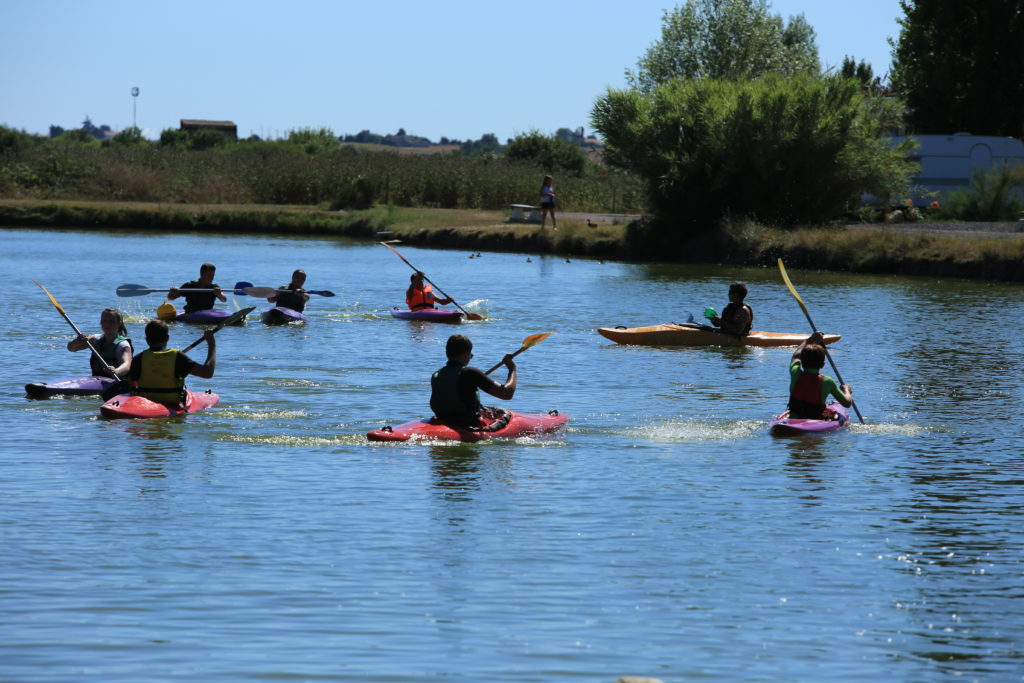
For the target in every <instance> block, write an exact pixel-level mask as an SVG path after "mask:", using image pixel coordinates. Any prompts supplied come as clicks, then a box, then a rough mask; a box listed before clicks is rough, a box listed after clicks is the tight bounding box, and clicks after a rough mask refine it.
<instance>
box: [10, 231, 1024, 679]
mask: <svg viewBox="0 0 1024 683" xmlns="http://www.w3.org/2000/svg"><path fill="white" fill-rule="evenodd" d="M0 236H2V239H3V243H4V252H5V253H4V257H3V260H4V267H3V269H2V273H0V284H2V286H3V288H4V289H5V290H6V291H7V299H8V308H7V320H6V324H5V325H4V326H3V330H2V332H0V338H2V339H3V342H4V343H3V349H4V353H3V354H2V355H0V369H2V371H3V376H4V377H6V379H7V388H6V390H5V391H3V392H2V397H0V401H2V404H0V405H2V408H3V410H2V413H0V421H2V427H3V433H4V434H5V435H6V438H5V440H4V445H3V448H2V456H0V467H2V472H3V476H2V478H0V547H2V549H3V561H2V562H0V607H2V608H0V633H2V634H3V638H2V639H0V679H3V680H20V681H43V680H70V679H78V678H82V677H90V678H92V679H94V680H104V681H129V680H267V679H284V680H338V681H435V680H441V679H443V680H452V681H545V682H548V681H569V680H578V681H607V682H610V681H612V680H614V679H615V678H616V677H618V676H620V675H624V674H633V675H647V676H655V677H658V678H661V679H663V680H665V681H667V682H673V681H691V680H730V681H763V680H814V679H822V678H831V679H839V680H863V681H879V680H901V681H922V680H945V679H948V680H953V679H955V680H984V681H990V680H999V681H1007V680H1022V672H1024V654H1022V652H1024V643H1022V635H1024V608H1022V605H1024V576H1022V571H1024V562H1022V558H1024V495H1022V493H1021V486H1022V484H1024V472H1022V469H1024V468H1022V463H1024V458H1022V454H1021V451H1022V442H1021V436H1020V435H1021V428H1022V425H1024V420H1022V418H1021V416H1020V406H1021V393H1022V392H1021V376H1022V370H1024V354H1022V351H1024V343H1022V335H1021V320H1022V319H1024V304H1022V297H1021V294H1022V287H1020V286H1018V285H1003V284H989V283H985V282H965V281H939V280H933V279H925V278H898V277H869V276H852V275H841V274H831V273H815V272H807V271H798V270H791V272H790V275H791V277H792V278H793V280H794V283H795V285H796V287H797V289H798V291H799V292H800V294H801V295H802V296H803V298H804V300H805V301H806V302H807V304H808V306H809V308H810V311H811V313H812V316H813V317H814V318H815V322H816V323H817V324H818V326H819V327H821V328H822V329H823V330H824V331H826V332H838V333H841V334H842V335H843V338H842V340H841V341H840V342H839V343H838V344H836V345H835V346H833V347H832V353H833V357H834V359H835V362H836V363H837V365H838V367H839V370H840V372H841V373H842V375H843V377H844V379H845V380H846V381H848V382H849V383H851V384H853V385H854V388H855V396H856V398H857V400H858V405H859V407H860V409H861V411H862V413H863V414H864V417H865V418H866V421H867V424H864V425H860V424H854V425H853V426H852V427H851V428H849V429H847V430H845V431H842V432H839V433H835V434H831V435H828V436H824V437H812V438H795V439H794V438H773V437H771V436H769V435H768V432H767V429H766V427H767V423H768V420H769V419H770V417H771V416H772V414H773V413H775V412H778V411H779V410H781V409H782V407H783V405H784V403H785V398H786V396H785V394H786V389H787V381H788V380H787V361H788V359H789V356H790V353H791V350H790V349H722V348H650V347H648V348H645V347H626V346H618V345H615V344H613V343H611V342H609V341H607V340H605V339H604V338H602V337H600V336H598V335H597V333H596V331H595V330H596V328H598V327H601V326H614V325H628V326H634V325H642V324H653V323H657V322H669V321H678V320H683V319H685V318H686V315H687V312H689V311H692V312H693V313H695V314H699V312H700V311H701V310H703V308H704V307H705V306H714V307H716V308H718V309H719V310H721V308H722V306H724V305H725V303H726V296H725V295H726V289H727V286H728V284H729V282H731V281H732V280H734V279H742V280H745V281H746V282H748V283H749V285H750V290H751V291H750V296H749V298H748V302H749V303H751V304H752V306H753V308H754V310H755V312H756V320H755V327H756V328H758V329H767V330H774V331H792V332H805V331H807V330H808V324H807V321H806V319H805V318H804V317H803V314H802V313H801V311H800V309H799V307H798V306H797V305H796V303H795V301H794V300H793V298H792V297H791V296H790V295H789V294H788V292H787V290H786V289H785V287H784V285H783V284H782V283H781V281H780V278H779V276H778V273H777V272H776V271H774V270H771V269H765V270H759V269H753V270H742V269H735V268H716V267H692V266H675V265H630V264H621V263H610V262H609V263H599V262H597V261H589V260H578V259H575V258H573V259H571V262H568V261H566V259H565V258H564V257H562V258H554V257H544V256H539V255H536V254H532V255H531V254H492V253H485V254H482V255H481V256H480V258H468V256H469V253H468V252H461V251H432V250H423V249H415V248H411V247H409V248H406V247H402V248H401V249H402V253H403V254H404V255H405V256H406V258H408V259H409V260H410V261H411V262H412V263H414V264H415V265H416V266H417V267H419V268H421V269H423V270H425V271H426V272H427V274H428V276H430V277H431V278H432V279H434V280H435V281H436V282H437V283H438V284H440V285H441V286H442V287H443V288H444V289H445V290H446V291H447V292H448V293H449V294H453V295H455V297H456V299H457V300H458V301H459V302H460V303H462V304H464V305H466V306H467V307H468V308H470V309H472V310H474V311H477V312H480V313H483V314H485V315H486V320H485V321H483V322H475V323H469V324H464V325H462V326H460V327H452V326H444V325H436V324H426V323H409V322H402V321H398V320H393V319H391V318H390V316H389V315H388V314H387V310H388V309H389V308H390V307H391V306H393V305H395V304H398V303H401V300H402V298H403V292H404V289H405V286H406V285H407V283H408V277H409V274H410V272H411V271H410V270H409V268H408V267H407V266H406V265H405V264H403V263H402V262H401V261H399V260H398V259H397V258H395V256H394V255H393V254H391V253H390V252H389V251H387V250H386V249H384V248H383V247H381V246H377V245H374V244H372V243H368V242H357V241H345V240H337V241H335V240H322V239H276V238H269V237H255V236H243V235H239V236H202V235H198V234H188V233H174V234H149V233H141V232H138V233H136V232H118V233H112V234H104V233H100V232H76V231H66V232H51V231H41V230H0ZM203 261H211V262H213V263H215V264H216V265H217V266H218V273H217V280H218V281H219V282H220V283H221V284H222V285H224V286H230V285H232V284H233V283H234V282H235V281H238V280H247V281H250V282H253V283H255V284H258V285H273V286H276V285H280V284H282V283H284V282H287V280H288V276H289V274H290V273H291V270H292V269H293V268H296V267H302V268H305V269H306V271H307V272H308V273H309V280H308V286H309V287H310V288H315V289H330V290H333V291H334V292H335V293H336V294H337V296H336V297H334V298H324V297H314V298H313V300H312V301H311V302H310V305H309V308H308V313H309V317H310V322H309V324H308V325H305V326H289V327H278V328H268V327H265V326H263V325H261V324H260V323H259V322H258V321H257V319H256V317H255V316H253V318H252V319H251V320H250V322H249V324H248V325H247V326H246V327H244V328H226V329H224V330H222V331H221V332H219V333H218V337H217V338H218V367H217V373H216V376H215V377H214V378H213V379H211V380H200V379H196V378H192V380H191V381H190V386H191V387H192V388H196V389H207V388H212V389H214V390H215V391H216V392H217V393H218V394H220V396H221V401H222V402H221V405H220V406H219V407H218V408H215V409H213V410H210V411H208V412H205V413H201V414H196V415H193V416H190V417H188V418H186V419H179V420H163V421H149V422H144V421H136V422H132V421H106V420H103V419H99V418H98V411H97V406H98V402H97V401H94V400H90V399H66V400H50V401H29V400H27V399H26V398H25V397H24V394H23V391H22V385H23V384H25V383H26V382H30V381H42V380H47V379H51V380H52V379H58V378H61V377H65V376H70V375H75V374H82V371H83V370H85V369H86V368H87V367H88V359H87V357H86V356H85V354H84V353H77V354H71V353H68V352H67V351H66V350H65V349H64V345H65V343H66V342H67V341H68V339H69V338H70V335H71V332H70V328H69V327H68V326H67V325H66V323H65V322H64V320H62V319H61V318H60V316H59V315H58V313H57V312H56V310H55V309H54V307H53V306H52V305H51V304H50V303H49V301H48V300H47V299H46V297H45V295H44V294H43V293H42V292H41V291H40V290H39V289H38V288H37V287H36V286H35V285H34V284H32V280H33V279H38V280H39V281H40V282H42V283H43V284H44V285H45V286H46V287H47V288H48V289H49V290H50V291H51V292H52V293H53V294H54V296H55V297H56V298H57V300H58V301H59V302H60V303H61V305H62V306H63V307H64V309H65V310H66V311H67V313H68V314H69V315H70V316H71V317H72V318H73V319H74V320H75V321H76V322H78V323H79V325H80V326H82V327H83V328H85V329H87V330H88V331H89V332H96V331H98V319H99V312H100V310H101V309H102V308H104V307H106V306H119V307H120V308H121V309H122V310H123V311H125V312H126V313H127V315H128V317H129V329H130V332H131V336H132V337H133V338H134V339H135V341H136V345H137V347H138V348H140V349H141V348H143V347H144V341H143V333H142V328H143V323H144V321H145V320H146V319H147V317H148V316H150V315H152V314H153V312H154V311H155V309H156V306H157V305H158V304H160V303H161V302H162V298H160V296H159V295H150V296H148V297H140V298H123V299H119V298H118V297H116V296H115V293H114V292H115V288H116V287H117V286H118V285H119V284H123V283H139V284H144V285H148V286H151V287H168V286H171V285H175V284H180V283H181V282H184V281H185V280H188V279H192V278H193V277H194V276H195V275H196V274H197V271H198V266H199V264H200V263H202V262H203ZM252 303H256V302H251V301H249V300H247V299H246V298H243V297H237V298H234V299H233V300H229V303H228V304H227V305H229V306H232V307H237V306H244V305H252ZM260 303H263V304H265V302H260ZM454 331H460V332H463V333H466V334H468V335H469V336H470V337H471V338H472V339H473V341H474V342H475V349H474V352H475V361H476V362H477V363H478V364H479V365H481V366H484V367H485V368H488V367H490V366H491V365H493V364H494V363H496V362H498V360H500V359H501V357H502V355H503V354H505V353H507V352H510V351H513V350H515V349H517V348H518V347H519V345H520V342H521V341H522V340H523V338H524V337H526V336H527V335H530V334H533V333H536V332H549V331H550V332H554V333H555V334H554V335H552V336H551V337H550V338H548V339H546V340H545V341H543V342H542V343H541V344H539V345H537V346H536V347H534V348H532V349H530V350H529V351H527V352H526V353H524V354H523V355H522V356H520V358H519V367H520V379H519V389H518V392H517V393H516V396H515V398H514V399H513V400H512V401H511V402H509V404H508V405H510V406H512V407H514V408H516V409H519V410H522V411H526V412H544V411H547V410H550V409H553V408H557V409H558V410H559V411H561V412H563V413H568V414H569V415H570V416H571V421H570V423H569V425H570V426H569V429H568V430H567V431H566V432H565V433H564V434H562V435H560V436H557V437H556V438H554V439H551V440H522V441H519V442H504V443H484V444H477V445H423V444H407V445H398V446H393V445H371V444H369V443H367V442H366V441H365V438H364V434H365V432H366V431H367V430H369V429H372V428H375V427H377V426H380V425H382V424H385V423H391V424H396V423H399V422H404V421H407V420H411V419H414V418H417V417H421V416H424V415H425V414H427V412H428V408H427V399H428V391H429V390H428V386H429V376H430V373H431V372H432V371H433V370H434V369H436V368H437V367H438V366H440V365H441V364H442V363H443V354H444V342H445V340H446V339H447V337H448V335H449V334H451V333H453V332H454ZM200 334H201V328H198V327H194V326H185V325H181V324H177V325H174V326H172V341H173V342H174V344H175V345H178V346H184V345H187V344H188V343H190V342H192V341H193V340H195V339H196V338H198V337H199V336H200ZM193 355H194V357H196V358H197V359H198V360H202V358H203V357H204V349H203V347H200V348H198V349H197V350H196V351H195V352H193ZM497 375H498V377H499V378H502V377H504V371H499V372H498V373H497Z"/></svg>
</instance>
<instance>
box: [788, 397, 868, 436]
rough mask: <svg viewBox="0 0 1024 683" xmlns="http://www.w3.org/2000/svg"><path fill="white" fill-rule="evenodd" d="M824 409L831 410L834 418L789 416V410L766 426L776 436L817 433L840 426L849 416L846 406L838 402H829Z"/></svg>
mask: <svg viewBox="0 0 1024 683" xmlns="http://www.w3.org/2000/svg"><path fill="white" fill-rule="evenodd" d="M825 409H826V410H831V411H832V414H833V415H834V419H831V420H815V419H805V418H799V417H793V418H791V417H790V416H789V411H788V410H787V411H786V412H784V413H782V414H781V415H779V416H778V417H776V418H775V419H774V420H772V422H771V424H770V425H769V426H768V429H769V430H770V431H771V433H772V434H775V435H778V436H787V435H788V436H792V435H794V434H817V433H820V432H831V431H833V430H836V429H840V428H842V427H843V426H844V425H845V424H846V423H847V422H848V421H849V420H850V417H849V415H847V413H846V408H844V407H843V406H842V405H840V404H838V403H829V404H828V405H827V406H825Z"/></svg>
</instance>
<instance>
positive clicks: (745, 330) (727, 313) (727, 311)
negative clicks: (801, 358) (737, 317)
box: [722, 302, 754, 337]
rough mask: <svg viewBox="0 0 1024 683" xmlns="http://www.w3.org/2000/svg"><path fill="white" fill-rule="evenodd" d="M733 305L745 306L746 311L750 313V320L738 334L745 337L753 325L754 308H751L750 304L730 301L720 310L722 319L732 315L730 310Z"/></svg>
mask: <svg viewBox="0 0 1024 683" xmlns="http://www.w3.org/2000/svg"><path fill="white" fill-rule="evenodd" d="M734 306H740V307H742V308H745V309H747V313H749V314H750V320H749V321H748V322H747V326H746V327H744V328H743V329H742V330H741V331H740V336H741V337H745V336H747V335H748V334H750V329H751V328H752V327H753V326H754V309H752V308H751V307H750V306H748V305H746V304H735V303H731V302H730V303H729V304H727V305H726V307H725V309H724V310H723V311H722V320H728V319H730V318H731V317H732V311H733V310H734V308H733V307H734Z"/></svg>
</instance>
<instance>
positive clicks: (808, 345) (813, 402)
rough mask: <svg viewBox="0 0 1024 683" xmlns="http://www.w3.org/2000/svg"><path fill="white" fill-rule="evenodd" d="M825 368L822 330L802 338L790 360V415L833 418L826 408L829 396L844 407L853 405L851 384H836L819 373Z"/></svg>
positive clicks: (809, 417) (823, 418)
mask: <svg viewBox="0 0 1024 683" xmlns="http://www.w3.org/2000/svg"><path fill="white" fill-rule="evenodd" d="M823 367H825V340H824V337H823V336H822V334H821V332H815V333H814V334H812V335H811V336H810V337H808V338H807V339H805V340H804V341H803V343H801V344H800V346H798V347H797V349H796V351H794V352H793V357H792V358H790V359H789V416H790V417H798V418H804V419H811V420H829V419H833V416H832V414H831V411H830V410H828V409H827V408H826V407H825V402H826V401H827V400H828V397H829V396H831V397H833V398H835V399H836V400H837V401H839V403H841V404H842V405H843V407H844V408H849V407H850V406H851V405H853V387H851V386H850V385H849V384H844V385H843V386H841V387H840V386H839V385H837V384H836V381H835V380H834V379H832V378H831V377H829V376H828V375H823V374H821V369H822V368H823Z"/></svg>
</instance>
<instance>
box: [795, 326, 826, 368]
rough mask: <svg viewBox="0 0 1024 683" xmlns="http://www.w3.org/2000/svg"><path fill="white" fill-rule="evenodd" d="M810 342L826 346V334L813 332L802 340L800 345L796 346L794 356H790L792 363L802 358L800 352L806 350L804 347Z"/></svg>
mask: <svg viewBox="0 0 1024 683" xmlns="http://www.w3.org/2000/svg"><path fill="white" fill-rule="evenodd" d="M808 344H817V345H818V346H821V347H824V346H825V336H824V335H823V334H822V333H821V332H817V331H816V332H813V333H812V334H811V336H810V337H808V338H807V339H804V340H803V341H802V342H800V346H798V347H796V351H794V352H793V357H792V358H790V360H789V362H790V364H792V362H793V361H795V360H800V352H801V351H803V350H804V347H805V346H807V345H808Z"/></svg>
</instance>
